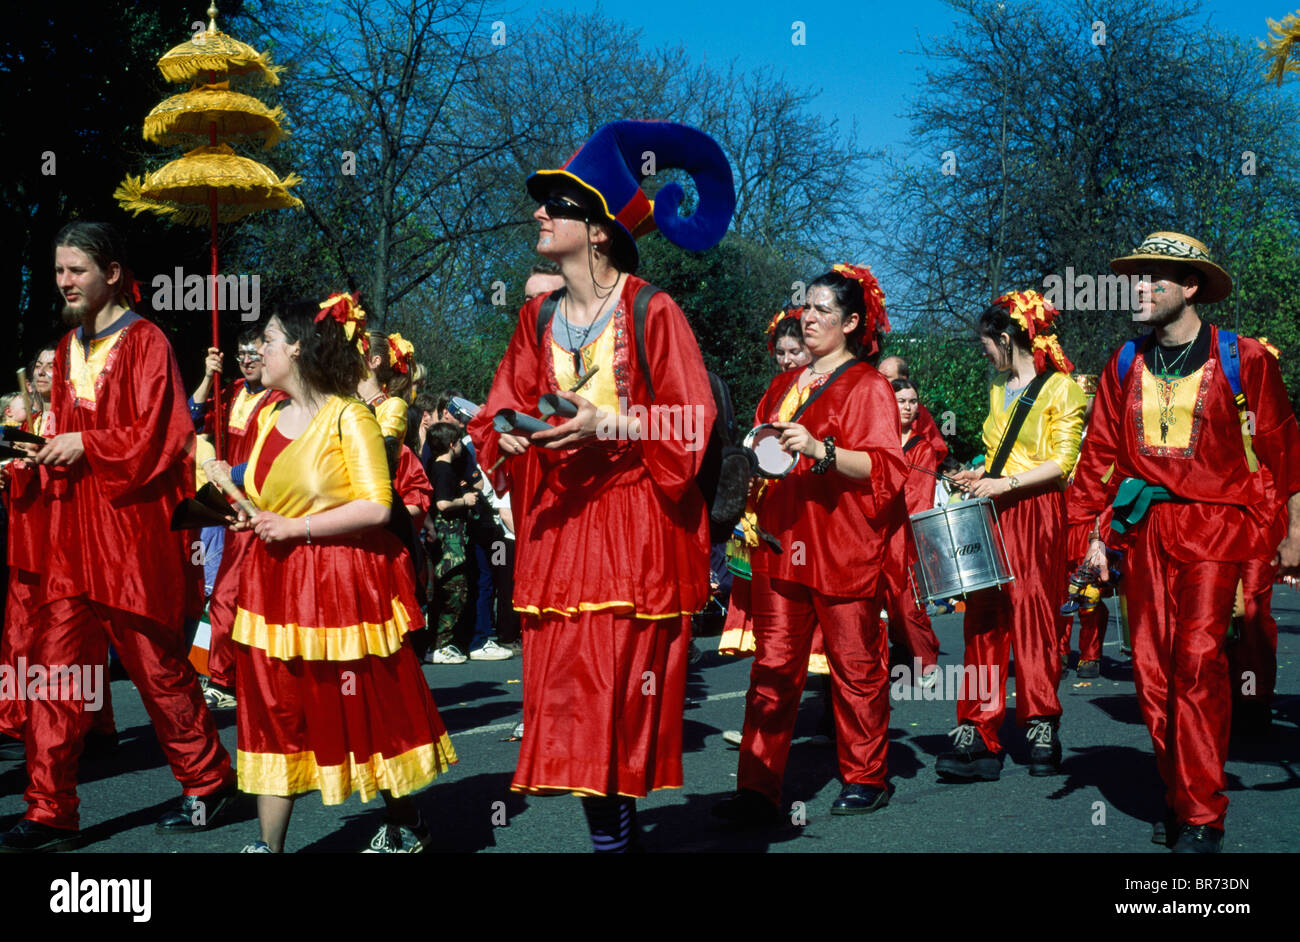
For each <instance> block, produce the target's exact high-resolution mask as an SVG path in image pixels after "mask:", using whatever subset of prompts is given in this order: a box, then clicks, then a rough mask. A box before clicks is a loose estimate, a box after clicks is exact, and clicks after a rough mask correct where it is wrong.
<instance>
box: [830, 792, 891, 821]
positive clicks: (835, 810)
mask: <svg viewBox="0 0 1300 942" xmlns="http://www.w3.org/2000/svg"><path fill="white" fill-rule="evenodd" d="M887 804H889V789H888V788H877V787H876V786H874V785H845V786H844V789H843V791H841V792H840V797H839V798H836V799H835V800H834V801H832V802H831V814H870V813H871V812H873V811H879V810H880V809H881V808H883V807H885V805H887Z"/></svg>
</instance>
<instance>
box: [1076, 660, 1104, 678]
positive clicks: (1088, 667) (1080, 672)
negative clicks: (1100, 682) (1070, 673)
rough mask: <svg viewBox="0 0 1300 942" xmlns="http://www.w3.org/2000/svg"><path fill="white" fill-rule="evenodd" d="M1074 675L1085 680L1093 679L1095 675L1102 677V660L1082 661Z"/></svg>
mask: <svg viewBox="0 0 1300 942" xmlns="http://www.w3.org/2000/svg"><path fill="white" fill-rule="evenodd" d="M1074 676H1076V677H1079V678H1081V679H1083V680H1091V679H1092V678H1093V677H1100V676H1101V661H1094V660H1087V661H1080V662H1079V666H1078V667H1076V668H1075V669H1074Z"/></svg>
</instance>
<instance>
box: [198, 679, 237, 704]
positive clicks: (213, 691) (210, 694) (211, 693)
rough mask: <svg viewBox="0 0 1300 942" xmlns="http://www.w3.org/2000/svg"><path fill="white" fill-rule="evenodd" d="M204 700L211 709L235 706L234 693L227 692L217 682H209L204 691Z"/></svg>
mask: <svg viewBox="0 0 1300 942" xmlns="http://www.w3.org/2000/svg"><path fill="white" fill-rule="evenodd" d="M203 702H204V703H206V704H207V705H208V709H209V710H233V709H234V708H235V696H234V694H229V693H226V692H225V691H224V690H222V689H221V688H220V687H218V686H217V685H216V684H209V685H208V688H207V689H206V690H204V691H203Z"/></svg>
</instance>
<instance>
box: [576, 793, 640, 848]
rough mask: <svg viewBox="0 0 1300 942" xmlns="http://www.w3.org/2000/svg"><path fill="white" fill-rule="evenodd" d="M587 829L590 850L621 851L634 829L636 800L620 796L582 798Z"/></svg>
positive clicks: (626, 844)
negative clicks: (589, 837) (589, 836)
mask: <svg viewBox="0 0 1300 942" xmlns="http://www.w3.org/2000/svg"><path fill="white" fill-rule="evenodd" d="M582 810H583V812H584V813H585V814H586V815H587V829H588V830H589V831H590V832H591V845H592V849H593V850H594V851H595V852H596V853H598V854H625V853H627V849H628V845H629V844H630V843H631V842H632V834H633V832H634V831H635V829H636V800H635V799H633V798H626V797H623V796H622V795H602V796H599V797H588V798H583V799H582Z"/></svg>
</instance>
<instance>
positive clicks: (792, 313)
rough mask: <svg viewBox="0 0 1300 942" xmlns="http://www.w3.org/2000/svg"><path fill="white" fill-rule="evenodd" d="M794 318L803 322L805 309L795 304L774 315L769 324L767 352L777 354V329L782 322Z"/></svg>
mask: <svg viewBox="0 0 1300 942" xmlns="http://www.w3.org/2000/svg"><path fill="white" fill-rule="evenodd" d="M791 317H793V318H794V319H795V320H797V321H801V320H803V308H801V307H795V306H794V305H793V304H791V305H788V306H787V307H783V308H781V310H779V311H777V312H776V313H775V314H773V315H772V319H771V320H770V321H768V322H767V352H768V353H776V328H777V325H779V324H780V323H781V321H783V320H786V319H787V318H791Z"/></svg>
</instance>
